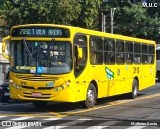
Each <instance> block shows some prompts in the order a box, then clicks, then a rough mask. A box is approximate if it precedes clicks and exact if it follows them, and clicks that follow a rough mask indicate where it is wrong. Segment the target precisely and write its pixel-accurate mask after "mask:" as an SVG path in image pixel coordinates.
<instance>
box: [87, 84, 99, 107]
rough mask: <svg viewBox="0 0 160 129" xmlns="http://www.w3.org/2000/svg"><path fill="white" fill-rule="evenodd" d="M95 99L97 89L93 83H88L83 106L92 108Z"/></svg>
mask: <svg viewBox="0 0 160 129" xmlns="http://www.w3.org/2000/svg"><path fill="white" fill-rule="evenodd" d="M96 100H97V91H96V88H95V85H94V84H92V83H90V84H89V87H88V90H87V95H86V101H85V106H86V107H87V108H92V107H93V106H94V105H95V104H96Z"/></svg>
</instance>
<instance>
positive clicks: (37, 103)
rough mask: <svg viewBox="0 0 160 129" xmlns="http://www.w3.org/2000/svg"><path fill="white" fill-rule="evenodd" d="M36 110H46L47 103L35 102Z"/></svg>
mask: <svg viewBox="0 0 160 129" xmlns="http://www.w3.org/2000/svg"><path fill="white" fill-rule="evenodd" d="M32 103H33V105H34V106H35V108H45V107H46V105H47V103H48V102H47V101H33V102H32Z"/></svg>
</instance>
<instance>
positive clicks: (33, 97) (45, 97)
mask: <svg viewBox="0 0 160 129" xmlns="http://www.w3.org/2000/svg"><path fill="white" fill-rule="evenodd" d="M24 97H26V98H36V99H49V98H50V97H34V96H24Z"/></svg>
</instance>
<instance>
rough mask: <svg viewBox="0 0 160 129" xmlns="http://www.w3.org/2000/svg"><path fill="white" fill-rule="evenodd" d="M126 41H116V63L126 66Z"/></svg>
mask: <svg viewBox="0 0 160 129" xmlns="http://www.w3.org/2000/svg"><path fill="white" fill-rule="evenodd" d="M124 45H125V44H124V41H120V40H117V41H116V63H117V64H124V63H125V51H124Z"/></svg>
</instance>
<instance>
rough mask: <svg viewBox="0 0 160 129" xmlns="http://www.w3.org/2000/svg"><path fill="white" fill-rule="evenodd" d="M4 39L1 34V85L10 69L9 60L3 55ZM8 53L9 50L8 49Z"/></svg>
mask: <svg viewBox="0 0 160 129" xmlns="http://www.w3.org/2000/svg"><path fill="white" fill-rule="evenodd" d="M2 39H3V38H2V37H1V36H0V85H1V84H2V83H4V82H5V81H6V75H7V73H8V70H9V60H8V59H6V58H5V57H4V56H3V55H2ZM6 54H8V51H6Z"/></svg>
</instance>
